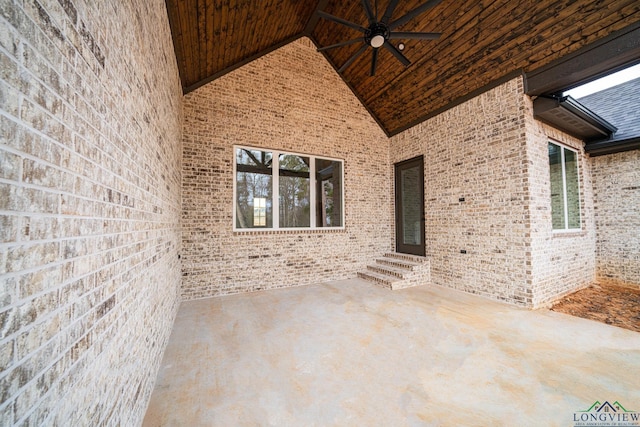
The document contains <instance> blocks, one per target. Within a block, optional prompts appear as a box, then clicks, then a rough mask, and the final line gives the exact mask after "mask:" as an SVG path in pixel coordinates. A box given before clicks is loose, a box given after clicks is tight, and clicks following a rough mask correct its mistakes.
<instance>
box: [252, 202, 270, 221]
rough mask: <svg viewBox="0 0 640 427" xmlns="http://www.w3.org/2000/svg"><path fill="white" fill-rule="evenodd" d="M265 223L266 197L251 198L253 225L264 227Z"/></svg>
mask: <svg viewBox="0 0 640 427" xmlns="http://www.w3.org/2000/svg"><path fill="white" fill-rule="evenodd" d="M266 225H267V199H265V198H264V197H254V198H253V226H254V227H264V226H266Z"/></svg>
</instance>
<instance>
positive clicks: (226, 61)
mask: <svg viewBox="0 0 640 427" xmlns="http://www.w3.org/2000/svg"><path fill="white" fill-rule="evenodd" d="M235 4H236V1H235V0H227V1H226V2H225V4H223V5H222V22H224V23H225V24H224V25H225V26H226V27H225V29H226V31H224V32H223V38H224V42H223V43H222V44H221V47H222V49H223V51H222V54H221V55H220V56H221V59H222V62H221V67H220V69H225V68H227V67H229V66H231V64H233V62H234V56H233V52H232V50H233V39H232V37H233V34H234V29H235V20H234V18H235V13H234V12H235Z"/></svg>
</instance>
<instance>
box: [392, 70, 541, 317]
mask: <svg viewBox="0 0 640 427" xmlns="http://www.w3.org/2000/svg"><path fill="white" fill-rule="evenodd" d="M522 92H523V88H522V79H515V80H512V81H509V82H507V83H504V84H502V85H500V86H498V87H496V88H494V89H491V90H489V91H487V92H485V93H483V94H481V95H479V96H477V97H475V98H472V99H471V100H469V101H466V102H464V103H462V104H460V105H458V106H456V107H454V108H451V109H449V110H447V111H445V112H443V113H441V114H439V115H438V116H435V117H433V118H431V119H429V120H427V121H425V122H423V123H421V124H419V125H417V126H415V127H413V128H411V129H409V130H407V131H405V132H403V133H401V134H399V135H396V136H394V137H393V138H391V147H392V148H391V161H392V163H396V162H399V161H402V160H405V159H409V158H412V157H415V156H417V155H424V157H425V217H426V218H425V219H426V220H425V234H426V237H425V241H426V249H427V256H428V257H429V258H430V259H431V280H432V282H433V283H434V284H437V285H441V286H447V287H451V288H454V289H459V290H462V291H465V292H470V293H475V294H479V295H483V296H486V297H489V298H492V299H498V300H502V301H507V302H509V303H513V304H517V305H522V306H530V305H531V303H532V296H531V294H530V292H529V289H528V287H529V282H528V269H527V262H528V260H529V257H528V250H527V245H526V238H525V236H526V235H527V233H528V227H529V224H528V218H527V209H526V201H527V199H528V183H527V176H526V174H525V173H524V172H523V166H524V164H525V159H526V149H525V148H526V147H525V144H526V140H525V138H524V128H525V117H524V111H523V100H522V96H519V94H522ZM461 199H463V200H461ZM462 251H465V252H466V253H462Z"/></svg>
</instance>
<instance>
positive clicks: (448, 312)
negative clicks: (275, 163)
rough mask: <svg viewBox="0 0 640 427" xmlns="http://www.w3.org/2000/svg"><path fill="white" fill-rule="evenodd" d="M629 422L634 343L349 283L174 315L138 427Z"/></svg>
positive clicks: (639, 361) (627, 337)
mask: <svg viewBox="0 0 640 427" xmlns="http://www.w3.org/2000/svg"><path fill="white" fill-rule="evenodd" d="M596 401H599V402H604V401H608V402H610V403H613V402H616V401H617V402H619V403H620V404H622V405H623V406H624V408H625V409H626V410H627V411H637V412H640V334H638V333H636V332H632V331H628V330H624V329H620V328H616V327H613V326H608V325H604V324H600V323H597V322H594V321H590V320H584V319H579V318H575V317H571V316H568V315H564V314H561V313H555V312H551V311H547V310H539V311H529V310H524V309H519V308H514V307H512V306H509V305H506V304H501V303H498V302H493V301H490V300H487V299H484V298H480V297H476V296H473V295H468V294H464V293H460V292H456V291H454V290H449V289H444V288H440V287H431V286H423V287H417V288H409V289H404V290H401V291H389V290H386V289H382V288H378V287H375V286H373V285H371V284H369V283H367V282H364V281H361V280H359V279H354V280H345V281H340V282H332V283H326V284H319V285H313V286H303V287H297V288H288V289H280V290H273V291H265V292H258V293H252V294H242V295H233V296H226V297H220V298H211V299H206V300H198V301H190V302H184V303H182V305H181V306H180V309H179V312H178V317H177V319H176V323H175V325H174V329H173V333H172V335H171V338H170V341H169V344H168V347H167V350H166V353H165V355H164V359H163V361H162V365H161V367H160V372H159V375H158V379H157V384H156V387H155V390H154V392H153V395H152V397H151V401H150V404H149V409H148V411H147V414H146V417H145V420H144V426H432V425H433V426H436V425H437V426H493V425H505V426H572V425H575V424H576V423H575V421H574V416H575V415H574V414H575V413H577V412H579V411H585V410H587V409H589V408H590V407H591V406H592V404H593V403H594V402H596Z"/></svg>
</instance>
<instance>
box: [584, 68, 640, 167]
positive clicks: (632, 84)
mask: <svg viewBox="0 0 640 427" xmlns="http://www.w3.org/2000/svg"><path fill="white" fill-rule="evenodd" d="M578 101H579V102H580V104H582V105H584V106H585V107H587V108H588V109H589V110H591V111H593V112H594V113H596V114H597V115H598V116H600V117H602V118H603V119H605V120H606V121H608V122H609V123H611V124H612V125H614V126H615V127H616V128H618V130H617V131H616V132H615V133H614V134H613V136H612V137H611V138H609V139H606V140H604V141H597V142H592V143H588V144H587V145H586V147H585V150H586V151H587V152H588V153H590V154H591V155H592V156H597V155H602V154H610V153H615V152H619V151H627V150H634V149H640V78H637V79H634V80H631V81H628V82H626V83H622V84H619V85H617V86H613V87H611V88H609V89H605V90H603V91H600V92H596V93H593V94H591V95H587V96H583V97H581V98H578Z"/></svg>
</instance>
